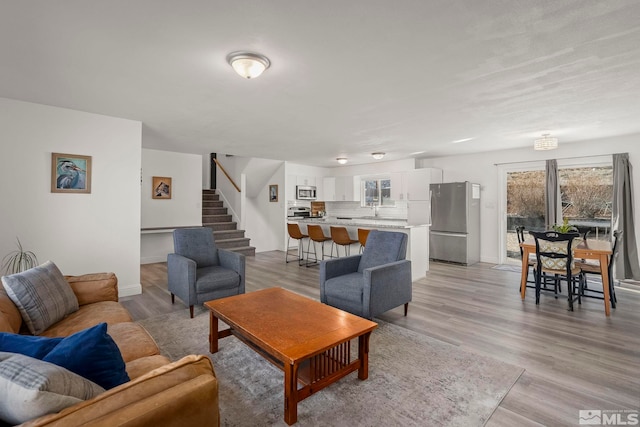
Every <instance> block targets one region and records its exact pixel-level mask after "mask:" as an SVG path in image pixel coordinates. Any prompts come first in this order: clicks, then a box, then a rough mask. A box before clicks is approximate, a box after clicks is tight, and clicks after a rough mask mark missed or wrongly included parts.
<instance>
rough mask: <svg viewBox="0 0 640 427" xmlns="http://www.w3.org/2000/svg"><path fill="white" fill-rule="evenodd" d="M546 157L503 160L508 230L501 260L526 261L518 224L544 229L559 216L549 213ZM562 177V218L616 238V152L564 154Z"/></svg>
mask: <svg viewBox="0 0 640 427" xmlns="http://www.w3.org/2000/svg"><path fill="white" fill-rule="evenodd" d="M544 168H545V166H544V161H541V162H530V163H513V164H505V165H500V168H499V176H500V182H501V192H502V196H501V199H502V200H501V209H502V218H503V221H502V224H503V226H502V230H501V233H502V236H501V242H502V243H501V245H500V250H501V254H500V257H499V258H500V262H501V263H515V262H518V263H519V262H520V247H519V245H518V238H517V235H516V233H515V227H516V226H518V225H522V226H524V227H525V230H526V231H525V235H526V234H527V233H526V232H527V231H531V230H534V231H536V230H538V231H539V230H544V228H545V224H547V223H549V224H553V223H555V222H556V219H550V220H549V221H547V219H546V218H545V191H544V186H545V171H544ZM558 181H559V185H560V194H561V199H562V207H560V206H559V207H558V211H560V210H561V211H562V218H563V219H567V220H568V221H569V223H571V224H573V225H576V226H578V227H579V228H580V230H582V231H583V232H584V231H586V230H589V233H588V238H589V239H603V240H610V239H611V203H612V201H613V173H612V163H611V157H610V156H600V157H585V158H580V159H563V160H558Z"/></svg>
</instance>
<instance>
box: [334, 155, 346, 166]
mask: <svg viewBox="0 0 640 427" xmlns="http://www.w3.org/2000/svg"><path fill="white" fill-rule="evenodd" d="M336 160H337V161H338V163H340V164H341V165H344V164H345V163H347V162H348V160H347V158H346V157H338V158H337V159H336Z"/></svg>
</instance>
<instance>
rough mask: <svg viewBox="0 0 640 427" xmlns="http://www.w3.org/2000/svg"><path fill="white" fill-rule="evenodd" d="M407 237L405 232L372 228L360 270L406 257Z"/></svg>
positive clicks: (360, 271)
mask: <svg viewBox="0 0 640 427" xmlns="http://www.w3.org/2000/svg"><path fill="white" fill-rule="evenodd" d="M407 239H408V238H407V235H406V234H404V233H398V232H385V231H378V230H372V231H371V232H370V233H369V237H367V246H366V247H365V250H364V252H363V253H362V259H361V260H360V265H359V266H358V272H359V273H362V272H363V271H364V270H365V269H367V268H371V267H375V266H378V265H382V264H388V263H391V262H395V261H400V260H403V259H405V258H406V256H407Z"/></svg>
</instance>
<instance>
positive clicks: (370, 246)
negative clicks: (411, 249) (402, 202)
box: [320, 230, 412, 319]
mask: <svg viewBox="0 0 640 427" xmlns="http://www.w3.org/2000/svg"><path fill="white" fill-rule="evenodd" d="M407 239H408V238H407V235H406V234H404V233H398V232H388V231H378V230H372V231H371V232H370V233H369V237H368V238H367V245H366V246H365V248H364V252H363V253H362V254H361V255H353V256H348V257H343V258H335V259H331V260H326V261H322V262H321V263H320V301H322V302H323V303H325V304H328V305H330V306H333V307H336V308H339V309H341V310H344V311H348V312H349V313H352V314H355V315H357V316H361V317H365V318H367V319H373V318H374V317H375V316H377V315H379V314H381V313H384V312H385V311H388V310H391V309H392V308H395V307H398V306H400V305H402V304H404V315H405V316H406V315H407V309H408V307H409V302H410V301H411V295H412V285H411V261H409V260H406V259H405V258H406V255H407Z"/></svg>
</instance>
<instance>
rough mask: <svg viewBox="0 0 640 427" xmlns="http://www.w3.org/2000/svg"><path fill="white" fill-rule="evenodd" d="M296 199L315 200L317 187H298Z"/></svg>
mask: <svg viewBox="0 0 640 427" xmlns="http://www.w3.org/2000/svg"><path fill="white" fill-rule="evenodd" d="M296 199H298V200H315V199H316V187H313V186H310V185H296Z"/></svg>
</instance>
